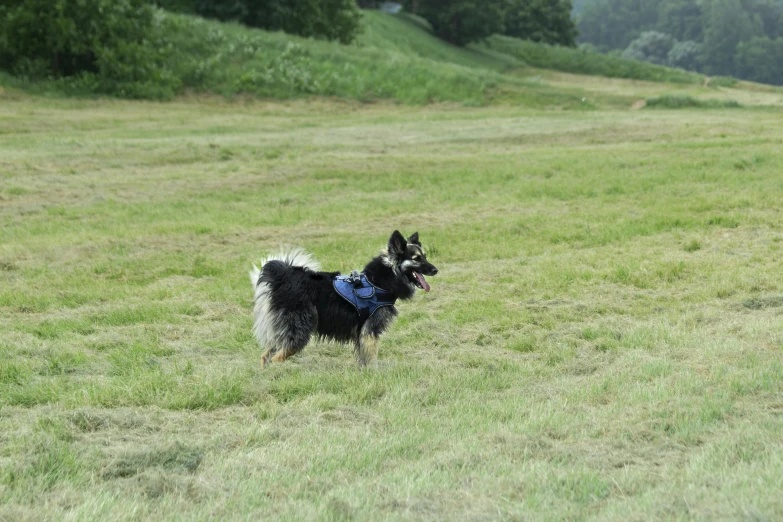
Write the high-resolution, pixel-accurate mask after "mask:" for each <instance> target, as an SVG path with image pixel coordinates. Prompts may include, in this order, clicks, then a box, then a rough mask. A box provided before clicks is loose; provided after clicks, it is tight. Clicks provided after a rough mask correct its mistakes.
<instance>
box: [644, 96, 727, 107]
mask: <svg viewBox="0 0 783 522" xmlns="http://www.w3.org/2000/svg"><path fill="white" fill-rule="evenodd" d="M645 107H647V108H650V109H735V108H738V107H740V104H739V103H737V102H736V101H735V100H697V99H696V98H693V97H691V96H683V95H664V96H658V97H655V98H648V99H647V105H646V106H645Z"/></svg>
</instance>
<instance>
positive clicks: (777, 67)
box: [734, 36, 783, 85]
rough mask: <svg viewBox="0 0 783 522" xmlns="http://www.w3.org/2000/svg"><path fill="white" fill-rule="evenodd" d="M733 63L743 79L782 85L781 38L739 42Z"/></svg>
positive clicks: (782, 55) (757, 37) (765, 37)
mask: <svg viewBox="0 0 783 522" xmlns="http://www.w3.org/2000/svg"><path fill="white" fill-rule="evenodd" d="M734 61H735V64H736V65H735V66H736V68H737V74H738V75H739V76H742V77H743V78H748V79H750V80H754V81H757V82H763V83H772V84H777V85H783V67H781V64H783V38H776V39H774V40H773V39H772V38H769V37H767V36H756V37H754V38H751V39H750V40H748V41H747V42H740V44H739V45H737V52H736V55H735V57H734Z"/></svg>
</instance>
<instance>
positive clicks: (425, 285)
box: [413, 272, 430, 292]
mask: <svg viewBox="0 0 783 522" xmlns="http://www.w3.org/2000/svg"><path fill="white" fill-rule="evenodd" d="M413 277H415V278H416V280H417V281H418V282H419V284H420V285H421V287H422V288H423V289H424V291H425V292H429V291H430V285H429V283H427V281H425V280H424V276H423V275H421V274H420V273H418V272H413Z"/></svg>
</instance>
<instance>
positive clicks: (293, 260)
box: [250, 248, 321, 288]
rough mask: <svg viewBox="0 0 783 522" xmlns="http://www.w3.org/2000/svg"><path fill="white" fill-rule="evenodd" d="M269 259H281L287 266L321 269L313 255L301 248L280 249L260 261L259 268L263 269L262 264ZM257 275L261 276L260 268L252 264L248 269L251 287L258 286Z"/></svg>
mask: <svg viewBox="0 0 783 522" xmlns="http://www.w3.org/2000/svg"><path fill="white" fill-rule="evenodd" d="M270 261H282V262H283V263H285V264H286V265H288V266H301V267H305V268H309V269H310V270H313V271H315V272H317V271H319V270H321V264H320V263H319V262H318V261H316V260H315V259H314V258H313V255H312V254H310V253H308V252H305V251H304V250H302V249H301V248H292V249H289V250H281V251H280V252H279V253H277V254H272V255H270V256H268V257H267V258H266V259H264V260H263V261H262V262H261V268H262V269H263V268H264V265H265V264H267V263H268V262H270ZM259 277H261V269H259V268H258V267H257V266H256V265H253V270H251V271H250V284H252V285H253V288H256V287H257V286H258V278H259Z"/></svg>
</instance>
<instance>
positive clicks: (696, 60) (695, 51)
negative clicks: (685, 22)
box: [666, 40, 702, 71]
mask: <svg viewBox="0 0 783 522" xmlns="http://www.w3.org/2000/svg"><path fill="white" fill-rule="evenodd" d="M701 55H702V45H701V44H700V43H699V42H694V41H693V40H687V41H685V42H677V43H676V44H674V45H673V46H672V48H671V50H670V51H669V54H668V55H667V56H666V63H667V65H668V66H669V67H679V68H680V69H687V70H689V71H698V70H699V69H701Z"/></svg>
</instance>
